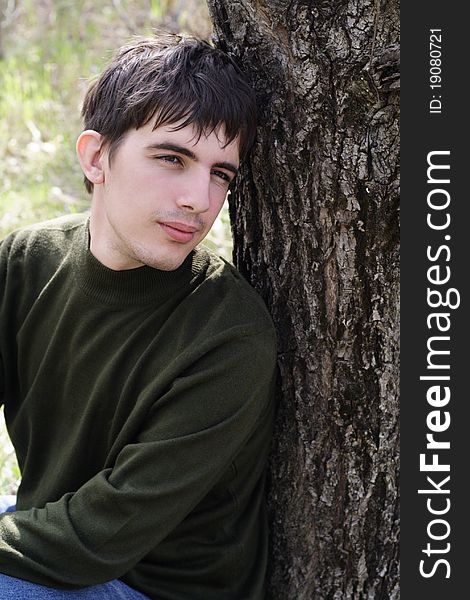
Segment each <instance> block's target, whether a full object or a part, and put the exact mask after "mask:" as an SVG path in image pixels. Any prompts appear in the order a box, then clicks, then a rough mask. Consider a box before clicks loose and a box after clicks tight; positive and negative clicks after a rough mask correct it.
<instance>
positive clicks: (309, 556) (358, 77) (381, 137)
mask: <svg viewBox="0 0 470 600" xmlns="http://www.w3.org/2000/svg"><path fill="white" fill-rule="evenodd" d="M209 7H210V11H211V17H212V20H213V24H214V31H215V42H216V44H217V45H218V46H219V47H222V48H223V49H224V50H226V51H229V52H231V53H233V54H234V55H235V56H236V57H237V58H238V61H239V63H240V64H241V65H242V67H243V69H244V70H245V71H246V72H248V73H249V74H250V76H251V78H252V82H253V84H254V86H255V88H256V89H257V93H258V97H259V104H260V125H259V128H258V139H257V143H256V146H255V148H254V151H253V153H252V156H251V158H250V160H249V162H248V163H247V164H246V165H245V166H244V168H243V171H242V175H241V178H240V184H239V187H238V191H237V192H236V193H235V194H233V195H232V196H231V202H230V209H231V218H232V225H233V235H234V244H235V250H234V258H235V263H236V265H237V267H238V268H239V269H240V271H241V272H242V273H243V274H244V275H245V276H246V277H247V279H248V280H249V281H250V282H251V283H252V284H253V286H254V287H255V288H256V289H257V290H258V291H259V292H260V294H261V295H262V296H263V297H264V299H265V301H266V303H267V305H268V307H269V309H270V311H271V314H272V315H273V319H274V322H275V324H276V326H277V330H278V333H279V367H280V389H279V410H278V418H277V425H276V431H275V441H274V447H273V452H272V458H271V464H270V477H269V507H270V518H271V530H272V541H271V561H270V573H269V594H268V597H269V598H270V600H307V599H308V600H323V599H325V600H326V599H332V600H333V599H334V600H340V599H366V598H367V599H379V598H381V599H387V600H388V599H396V598H398V597H399V592H398V489H397V488H398V310H399V304H398V290H399V288H398V285H399V284H398V281H399V280H398V277H399V275H398V244H399V234H398V193H399V183H398V182H399V179H398V157H399V154H398V152H399V130H398V92H397V90H398V87H399V79H398V28H399V7H398V0H362V1H357V0H356V1H353V0H329V1H328V2H326V1H316V2H315V1H306V0H303V1H302V0H290V1H285V0H236V1H234V0H209Z"/></svg>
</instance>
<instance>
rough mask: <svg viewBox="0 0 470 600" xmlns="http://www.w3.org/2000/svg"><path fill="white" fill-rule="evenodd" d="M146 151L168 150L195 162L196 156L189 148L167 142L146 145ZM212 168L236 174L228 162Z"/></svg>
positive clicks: (234, 168) (231, 164) (236, 170)
mask: <svg viewBox="0 0 470 600" xmlns="http://www.w3.org/2000/svg"><path fill="white" fill-rule="evenodd" d="M147 150H170V151H172V152H177V153H178V154H183V155H184V156H187V157H188V158H191V159H192V160H196V161H197V156H196V155H195V154H194V152H192V151H191V150H189V148H186V147H185V146H180V145H178V144H171V143H168V142H162V143H160V144H158V143H155V144H150V145H148V146H147ZM214 167H219V169H227V171H231V172H232V173H233V174H234V175H236V174H237V173H238V168H237V166H236V165H234V164H233V163H230V162H218V163H215V164H214Z"/></svg>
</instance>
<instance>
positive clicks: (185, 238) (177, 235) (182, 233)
mask: <svg viewBox="0 0 470 600" xmlns="http://www.w3.org/2000/svg"><path fill="white" fill-rule="evenodd" d="M158 224H159V225H160V227H161V228H162V229H163V231H164V232H165V233H167V234H168V235H169V236H170V237H171V238H173V239H174V240H176V241H177V242H183V243H186V242H190V241H191V240H192V239H193V237H194V234H195V233H196V231H199V228H198V227H195V226H193V225H187V224H186V223H178V222H176V221H166V222H159V223H158Z"/></svg>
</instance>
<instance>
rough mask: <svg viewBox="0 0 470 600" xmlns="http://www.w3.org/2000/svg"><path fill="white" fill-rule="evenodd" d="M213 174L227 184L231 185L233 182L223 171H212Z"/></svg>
mask: <svg viewBox="0 0 470 600" xmlns="http://www.w3.org/2000/svg"><path fill="white" fill-rule="evenodd" d="M212 173H213V174H214V175H216V176H217V177H220V179H223V180H224V181H225V182H226V183H231V181H232V178H231V177H230V176H229V175H227V173H224V172H223V171H212Z"/></svg>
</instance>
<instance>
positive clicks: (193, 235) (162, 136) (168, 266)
mask: <svg viewBox="0 0 470 600" xmlns="http://www.w3.org/2000/svg"><path fill="white" fill-rule="evenodd" d="M217 133H218V136H219V138H220V140H219V139H218V137H217V134H216V133H215V132H213V133H211V134H210V135H209V136H207V137H206V136H205V135H204V134H203V135H202V136H201V137H200V138H199V139H198V138H197V136H196V135H195V129H194V127H193V126H192V125H188V126H186V127H184V128H183V129H180V130H178V131H173V130H172V127H171V126H165V125H164V126H162V127H159V128H157V129H155V130H154V131H152V124H147V125H146V126H144V127H141V128H139V129H132V130H130V131H128V132H127V134H126V135H125V138H124V139H123V141H122V142H121V144H120V145H119V146H118V148H117V150H116V152H115V153H114V155H113V157H112V160H111V164H109V161H108V156H107V150H106V149H105V150H104V152H103V155H102V159H101V165H102V168H103V176H104V179H103V183H101V184H99V185H95V189H94V192H93V202H92V212H91V225H90V231H91V251H92V252H93V254H94V255H95V256H96V257H97V258H98V260H100V261H101V262H102V263H103V264H105V265H106V266H108V267H110V268H112V269H115V270H123V269H132V268H136V267H139V266H142V265H149V266H151V267H154V268H157V269H162V270H165V271H171V270H174V269H176V268H178V267H179V266H180V265H181V263H182V262H183V261H184V259H185V258H186V257H187V256H188V254H189V253H190V252H191V251H192V249H193V248H194V247H195V246H196V245H197V244H198V243H199V242H200V241H201V240H202V239H203V238H204V237H205V236H206V235H207V233H208V232H209V229H210V228H211V226H212V224H213V222H214V220H215V218H216V217H217V215H218V213H219V211H220V209H221V208H222V205H223V202H224V199H225V197H226V194H227V191H228V186H229V184H230V182H231V181H232V180H233V178H234V177H235V173H236V170H237V168H238V166H239V143H238V140H234V141H233V142H232V143H230V144H229V145H228V146H226V147H225V148H224V147H223V146H224V141H225V140H224V135H223V129H220V130H219V131H218V132H217Z"/></svg>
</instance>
